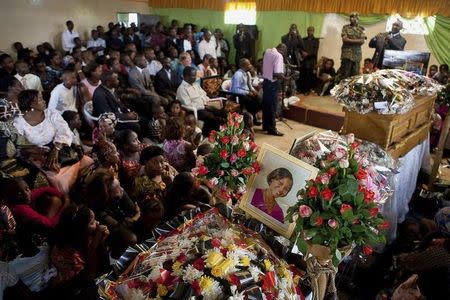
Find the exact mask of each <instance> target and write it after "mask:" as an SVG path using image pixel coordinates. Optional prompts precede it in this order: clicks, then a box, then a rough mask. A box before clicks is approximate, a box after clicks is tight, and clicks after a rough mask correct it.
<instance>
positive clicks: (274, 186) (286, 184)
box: [251, 168, 294, 223]
mask: <svg viewBox="0 0 450 300" xmlns="http://www.w3.org/2000/svg"><path fill="white" fill-rule="evenodd" d="M293 183H294V181H293V179H292V174H291V172H290V171H289V170H288V169H286V168H278V169H275V170H273V171H272V172H270V173H269V175H267V184H268V185H269V187H268V188H265V189H261V188H257V189H256V190H255V194H254V195H253V198H252V201H251V205H252V206H254V207H256V208H258V209H259V210H261V211H263V212H264V213H266V214H268V215H270V216H271V217H272V218H274V219H275V220H277V221H279V222H281V223H284V213H283V210H282V209H281V207H280V205H279V204H278V203H277V201H276V200H277V198H282V197H286V195H287V194H288V193H289V192H290V191H291V188H292V184H293Z"/></svg>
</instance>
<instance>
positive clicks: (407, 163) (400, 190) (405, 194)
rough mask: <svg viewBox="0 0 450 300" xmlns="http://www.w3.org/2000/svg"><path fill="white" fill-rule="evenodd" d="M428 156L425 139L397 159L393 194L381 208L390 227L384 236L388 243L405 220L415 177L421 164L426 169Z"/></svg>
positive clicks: (428, 151) (415, 182)
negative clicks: (398, 166) (398, 161)
mask: <svg viewBox="0 0 450 300" xmlns="http://www.w3.org/2000/svg"><path fill="white" fill-rule="evenodd" d="M429 155H430V142H429V139H426V140H425V141H423V142H422V143H421V144H419V145H417V146H416V147H414V148H413V149H411V151H409V152H408V153H407V154H406V155H405V156H403V157H401V158H400V159H399V160H400V168H399V170H398V171H399V173H398V174H397V175H395V176H394V178H393V184H394V186H395V192H394V194H393V196H392V197H391V198H390V199H388V201H386V203H385V204H384V205H383V208H382V212H383V215H384V216H385V218H387V220H388V221H389V223H390V225H391V226H390V227H389V231H388V233H387V236H386V238H387V241H388V243H390V242H392V241H393V240H394V239H395V237H396V231H397V224H398V223H402V222H403V221H404V220H405V216H406V214H407V213H408V211H409V208H408V204H409V201H410V200H411V197H412V195H413V193H414V191H415V189H416V184H417V176H418V175H419V171H420V168H421V167H422V164H424V167H428V166H426V165H427V164H429V161H430V156H429Z"/></svg>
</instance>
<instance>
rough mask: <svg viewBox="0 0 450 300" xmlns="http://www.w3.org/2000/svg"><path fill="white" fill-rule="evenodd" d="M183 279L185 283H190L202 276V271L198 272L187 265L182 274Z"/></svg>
mask: <svg viewBox="0 0 450 300" xmlns="http://www.w3.org/2000/svg"><path fill="white" fill-rule="evenodd" d="M182 274H183V279H184V281H186V282H189V283H192V282H193V281H194V280H196V279H198V278H200V277H202V276H203V271H199V270H197V269H196V268H194V267H193V266H192V265H188V266H187V267H186V268H185V269H184V270H183V272H182Z"/></svg>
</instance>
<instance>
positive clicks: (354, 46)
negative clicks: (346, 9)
mask: <svg viewBox="0 0 450 300" xmlns="http://www.w3.org/2000/svg"><path fill="white" fill-rule="evenodd" d="M358 19H359V18H358V13H352V14H351V15H350V24H348V25H345V26H344V27H343V28H342V34H341V36H342V48H341V67H340V68H339V71H338V76H337V77H338V78H337V79H338V81H337V82H339V81H340V80H342V79H345V78H348V77H350V76H354V75H357V74H359V65H360V62H361V56H362V54H361V45H362V44H364V42H365V40H366V35H365V33H364V27H362V26H359V25H358Z"/></svg>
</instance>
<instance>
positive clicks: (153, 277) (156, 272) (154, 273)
mask: <svg viewBox="0 0 450 300" xmlns="http://www.w3.org/2000/svg"><path fill="white" fill-rule="evenodd" d="M162 268H163V267H162V265H157V266H155V267H153V269H152V271H151V272H150V274H149V275H148V276H147V280H151V281H156V279H158V278H159V277H160V276H161V271H160V269H162Z"/></svg>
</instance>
